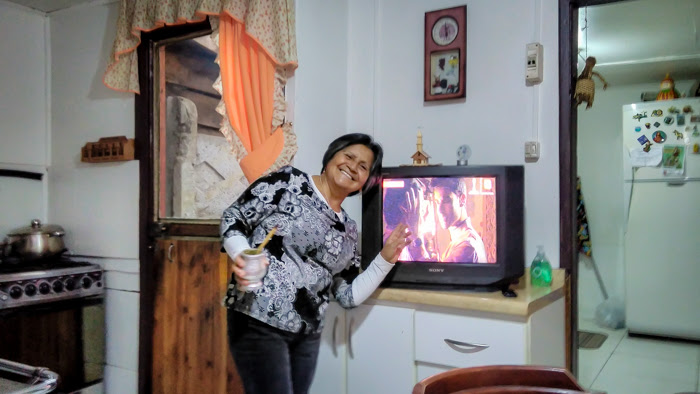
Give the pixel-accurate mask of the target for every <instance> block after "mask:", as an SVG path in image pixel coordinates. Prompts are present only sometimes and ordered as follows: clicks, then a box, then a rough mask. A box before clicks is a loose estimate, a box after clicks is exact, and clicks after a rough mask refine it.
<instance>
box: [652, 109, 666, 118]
mask: <svg viewBox="0 0 700 394" xmlns="http://www.w3.org/2000/svg"><path fill="white" fill-rule="evenodd" d="M663 114H664V111H663V110H660V109H655V110H653V111H651V116H654V117H659V116H661V115H663Z"/></svg>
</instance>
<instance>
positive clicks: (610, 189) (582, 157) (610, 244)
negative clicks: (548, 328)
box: [577, 76, 694, 318]
mask: <svg viewBox="0 0 700 394" xmlns="http://www.w3.org/2000/svg"><path fill="white" fill-rule="evenodd" d="M603 77H605V76H603ZM659 82H661V81H659ZM693 83H694V81H676V89H677V90H678V91H679V92H681V93H688V91H689V89H690V87H691V85H692V84H693ZM658 90H659V83H650V84H638V85H622V86H615V85H614V84H611V86H610V87H608V89H607V90H603V89H602V87H601V84H598V86H597V89H596V92H595V99H594V101H593V107H591V108H590V109H588V110H586V109H585V104H582V105H580V106H579V107H578V140H577V156H578V163H577V167H578V174H579V176H580V177H581V191H582V193H583V198H584V202H585V207H586V213H587V216H588V224H589V228H590V234H591V249H592V251H593V257H594V259H595V263H596V264H597V266H598V269H599V271H600V274H601V276H602V279H603V283H604V284H605V288H606V290H607V292H608V294H609V295H610V296H611V297H617V298H619V299H620V300H624V295H625V288H624V282H625V277H624V275H625V271H624V253H623V251H624V228H625V222H624V220H625V218H624V211H623V209H624V204H625V202H624V201H623V199H624V196H623V187H622V182H623V175H622V151H623V147H622V133H621V132H620V130H622V106H623V105H624V104H631V103H638V102H641V94H642V93H643V92H657V91H658ZM578 294H579V316H580V317H582V318H593V317H594V313H595V308H596V307H597V306H598V305H599V304H600V303H601V302H602V301H603V299H604V298H603V294H602V292H601V290H600V286H599V284H598V281H597V279H596V277H595V273H594V271H593V267H592V265H591V262H590V260H589V259H588V258H586V257H582V258H581V264H580V265H579V289H578Z"/></svg>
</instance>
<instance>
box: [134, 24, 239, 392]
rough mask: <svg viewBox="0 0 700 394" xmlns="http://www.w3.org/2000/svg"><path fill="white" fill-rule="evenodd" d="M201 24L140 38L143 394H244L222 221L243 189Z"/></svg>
mask: <svg viewBox="0 0 700 394" xmlns="http://www.w3.org/2000/svg"><path fill="white" fill-rule="evenodd" d="M210 34H211V28H210V25H209V22H208V21H204V22H201V23H188V24H185V25H179V26H166V27H163V28H160V29H156V30H153V31H151V32H148V33H145V32H144V33H142V35H141V44H140V45H139V47H138V57H139V85H140V90H141V93H140V94H139V95H137V96H136V98H135V107H136V111H135V112H136V143H137V154H138V156H139V162H140V164H139V166H140V173H139V175H140V178H141V182H140V183H141V186H140V207H141V211H140V218H139V228H140V233H141V237H140V250H139V259H140V260H141V278H140V282H141V300H140V308H139V309H140V311H139V313H140V323H141V324H140V331H139V392H140V393H165V392H168V393H190V392H212V393H239V392H242V386H241V383H240V378H239V377H238V374H237V371H236V368H235V365H234V363H233V359H232V357H231V355H230V353H229V352H228V347H227V338H226V312H225V309H224V308H222V307H221V300H222V298H223V296H224V294H225V291H226V287H227V283H228V280H229V278H230V275H231V273H230V267H231V264H230V260H229V259H228V256H227V255H225V254H222V253H221V252H220V249H221V242H220V239H219V229H218V227H219V220H220V212H221V211H222V210H223V208H222V207H225V206H227V205H228V204H229V203H230V202H231V201H232V200H233V199H234V196H233V195H232V193H235V192H236V190H243V189H245V187H246V186H247V185H244V184H242V183H241V178H243V174H242V172H240V171H239V169H240V168H239V167H237V166H235V167H236V168H233V167H232V166H231V165H223V164H222V163H225V164H230V163H231V162H233V163H237V161H236V160H235V158H234V157H233V152H232V151H231V149H230V147H229V145H228V143H227V142H226V139H225V138H224V136H223V135H222V134H221V133H220V132H219V130H218V125H219V123H220V117H219V114H218V113H217V112H216V106H217V104H218V102H219V100H220V95H219V93H218V92H217V91H216V90H215V89H213V88H212V85H213V84H214V82H215V80H216V77H217V76H218V74H219V72H218V65H217V64H216V63H215V59H216V54H217V50H216V48H215V44H214V43H213V42H212V40H211V39H210Z"/></svg>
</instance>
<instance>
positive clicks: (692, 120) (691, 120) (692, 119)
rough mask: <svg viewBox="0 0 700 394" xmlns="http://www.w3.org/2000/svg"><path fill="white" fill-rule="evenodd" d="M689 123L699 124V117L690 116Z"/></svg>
mask: <svg viewBox="0 0 700 394" xmlns="http://www.w3.org/2000/svg"><path fill="white" fill-rule="evenodd" d="M690 122H691V123H698V122H700V115H691V116H690Z"/></svg>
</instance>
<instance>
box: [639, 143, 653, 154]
mask: <svg viewBox="0 0 700 394" xmlns="http://www.w3.org/2000/svg"><path fill="white" fill-rule="evenodd" d="M652 145H653V144H652V143H651V142H649V141H647V143H646V144H644V148H642V150H643V151H644V152H647V153H649V151H650V150H651V146H652Z"/></svg>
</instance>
